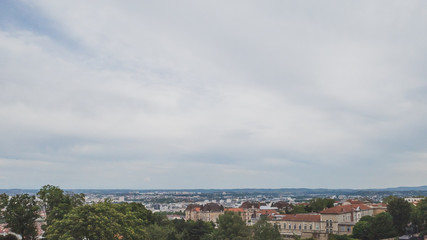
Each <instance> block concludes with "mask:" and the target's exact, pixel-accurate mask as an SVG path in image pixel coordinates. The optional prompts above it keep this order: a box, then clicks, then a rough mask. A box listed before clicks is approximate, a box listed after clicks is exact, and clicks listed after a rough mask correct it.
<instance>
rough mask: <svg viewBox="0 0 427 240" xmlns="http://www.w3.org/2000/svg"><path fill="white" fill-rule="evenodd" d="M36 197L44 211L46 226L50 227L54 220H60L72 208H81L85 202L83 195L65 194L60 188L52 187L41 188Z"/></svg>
mask: <svg viewBox="0 0 427 240" xmlns="http://www.w3.org/2000/svg"><path fill="white" fill-rule="evenodd" d="M37 196H38V197H39V198H40V199H41V200H42V205H43V207H44V208H45V210H46V215H47V219H46V222H47V225H51V224H52V223H53V221H55V220H61V219H62V218H63V217H64V216H65V215H66V214H67V213H69V212H70V211H71V210H72V209H73V208H75V207H77V206H82V205H83V204H84V200H85V199H84V197H85V196H84V194H74V193H70V194H65V193H64V191H63V190H62V189H61V188H59V187H57V186H52V185H45V186H43V187H42V188H41V189H40V191H39V192H38V193H37Z"/></svg>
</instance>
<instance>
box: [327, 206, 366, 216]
mask: <svg viewBox="0 0 427 240" xmlns="http://www.w3.org/2000/svg"><path fill="white" fill-rule="evenodd" d="M357 209H359V210H368V209H371V208H370V207H368V206H367V205H365V204H351V205H342V206H335V207H331V208H328V209H325V210H323V211H321V212H320V213H321V214H341V213H350V212H353V211H356V210H357Z"/></svg>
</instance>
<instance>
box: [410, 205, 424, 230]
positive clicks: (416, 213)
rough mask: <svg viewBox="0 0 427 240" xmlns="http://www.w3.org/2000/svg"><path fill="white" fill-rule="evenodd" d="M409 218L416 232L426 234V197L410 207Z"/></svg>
mask: <svg viewBox="0 0 427 240" xmlns="http://www.w3.org/2000/svg"><path fill="white" fill-rule="evenodd" d="M411 220H412V223H413V224H414V225H415V226H416V230H418V232H422V233H423V234H427V197H426V198H424V199H422V200H421V201H419V202H418V204H417V206H416V207H414V208H413V209H412V214H411Z"/></svg>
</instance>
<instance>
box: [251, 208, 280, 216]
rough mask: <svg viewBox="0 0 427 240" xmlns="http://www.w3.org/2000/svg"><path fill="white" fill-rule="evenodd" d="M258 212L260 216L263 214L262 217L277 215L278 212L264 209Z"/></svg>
mask: <svg viewBox="0 0 427 240" xmlns="http://www.w3.org/2000/svg"><path fill="white" fill-rule="evenodd" d="M256 212H257V213H258V214H262V215H270V214H276V213H277V210H274V209H262V210H258V211H256Z"/></svg>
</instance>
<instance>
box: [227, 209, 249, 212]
mask: <svg viewBox="0 0 427 240" xmlns="http://www.w3.org/2000/svg"><path fill="white" fill-rule="evenodd" d="M224 211H225V212H244V210H243V208H226V209H224Z"/></svg>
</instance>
